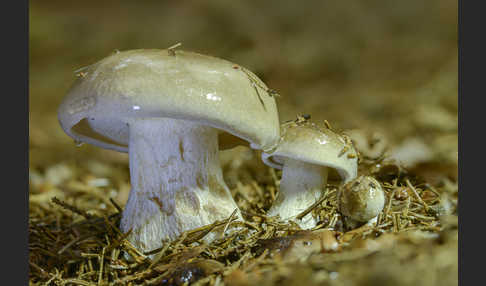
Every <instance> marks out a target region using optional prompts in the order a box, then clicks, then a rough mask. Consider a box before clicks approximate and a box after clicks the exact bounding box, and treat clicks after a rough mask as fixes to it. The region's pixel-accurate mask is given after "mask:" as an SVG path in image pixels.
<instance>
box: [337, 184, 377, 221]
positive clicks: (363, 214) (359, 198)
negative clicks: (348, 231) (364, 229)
mask: <svg viewBox="0 0 486 286" xmlns="http://www.w3.org/2000/svg"><path fill="white" fill-rule="evenodd" d="M338 202H339V211H340V212H341V213H342V214H344V215H345V216H347V217H350V218H352V219H354V220H356V221H360V222H366V221H369V220H370V219H372V218H374V217H376V216H377V215H378V214H379V213H380V212H381V211H382V210H383V207H384V206H385V193H384V192H383V189H382V188H381V185H380V183H379V182H378V181H377V180H375V179H374V178H373V177H370V176H359V177H358V178H356V179H354V180H352V181H350V182H348V183H347V184H345V185H343V186H342V187H341V188H340V190H339V192H338Z"/></svg>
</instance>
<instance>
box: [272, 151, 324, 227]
mask: <svg viewBox="0 0 486 286" xmlns="http://www.w3.org/2000/svg"><path fill="white" fill-rule="evenodd" d="M327 172H328V170H327V167H322V166H318V165H314V164H309V163H305V162H302V161H298V160H294V159H290V158H286V159H285V160H284V162H283V170H282V179H281V180H280V190H279V192H278V194H277V198H276V199H275V202H274V203H273V205H272V207H271V208H270V210H269V215H277V214H278V215H280V218H282V219H284V220H294V221H295V222H296V223H297V224H299V226H300V227H301V228H303V229H309V228H312V227H314V226H315V225H316V223H317V221H316V220H315V219H314V218H313V217H312V214H311V213H309V214H307V215H305V216H304V217H303V218H302V219H301V220H299V219H296V218H295V217H296V216H297V215H299V214H300V213H301V212H303V211H304V210H306V209H307V208H308V207H310V206H311V205H312V204H314V203H315V202H316V201H317V200H318V199H319V198H320V196H321V194H322V187H323V186H324V185H325V184H326V183H327Z"/></svg>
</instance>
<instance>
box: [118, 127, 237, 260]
mask: <svg viewBox="0 0 486 286" xmlns="http://www.w3.org/2000/svg"><path fill="white" fill-rule="evenodd" d="M129 125H130V142H129V160H130V177H131V178H130V179H131V185H132V190H131V192H130V196H129V198H128V202H127V204H126V206H125V210H124V212H123V217H122V221H121V229H122V231H124V232H127V231H128V230H130V229H132V233H131V234H130V236H129V240H130V242H132V243H133V244H134V245H135V246H136V247H137V248H138V249H139V250H142V251H150V250H153V249H156V248H158V247H161V245H162V240H173V239H175V238H177V236H179V235H180V234H181V233H182V232H184V231H187V230H191V229H194V228H198V227H201V226H204V225H208V224H211V223H213V222H214V221H216V220H223V219H226V218H228V217H229V216H230V215H231V214H232V213H233V211H234V210H235V209H238V207H237V205H236V203H235V201H234V200H233V198H232V197H231V193H230V192H229V190H228V187H227V186H226V184H225V183H224V180H223V176H222V172H221V167H220V165H219V158H218V135H217V131H216V130H215V129H213V128H211V127H206V126H201V125H198V124H195V123H192V122H189V121H184V120H174V119H165V118H162V119H143V120H142V119H138V120H133V122H130V124H129ZM237 216H238V217H240V218H241V214H240V212H239V210H238V212H237Z"/></svg>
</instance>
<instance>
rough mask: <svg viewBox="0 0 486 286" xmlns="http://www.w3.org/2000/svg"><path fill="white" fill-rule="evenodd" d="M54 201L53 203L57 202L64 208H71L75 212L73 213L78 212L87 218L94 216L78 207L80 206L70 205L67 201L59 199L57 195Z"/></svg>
mask: <svg viewBox="0 0 486 286" xmlns="http://www.w3.org/2000/svg"><path fill="white" fill-rule="evenodd" d="M52 202H53V203H55V204H56V205H59V206H61V207H62V208H64V209H67V210H70V211H71V212H73V213H76V214H78V215H81V216H83V217H85V218H86V219H91V218H93V216H92V215H90V214H88V213H87V212H85V211H82V210H80V209H78V208H77V207H75V206H72V205H69V204H67V203H65V202H63V201H61V200H59V199H58V198H56V197H54V198H52Z"/></svg>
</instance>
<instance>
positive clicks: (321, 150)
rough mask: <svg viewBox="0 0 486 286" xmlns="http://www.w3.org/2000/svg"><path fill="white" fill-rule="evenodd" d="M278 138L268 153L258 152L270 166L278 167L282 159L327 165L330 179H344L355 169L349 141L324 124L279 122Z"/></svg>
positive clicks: (356, 163)
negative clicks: (275, 145)
mask: <svg viewBox="0 0 486 286" xmlns="http://www.w3.org/2000/svg"><path fill="white" fill-rule="evenodd" d="M280 133H281V138H280V142H279V143H278V145H277V147H276V148H275V149H274V151H273V152H271V153H262V159H263V161H264V162H265V163H266V164H267V165H269V166H270V167H273V168H277V169H282V167H283V164H284V159H285V158H290V159H294V160H299V161H303V162H306V163H310V164H315V165H320V166H324V167H329V168H330V171H331V172H330V175H329V177H330V179H333V177H336V175H335V174H333V172H336V173H337V175H339V178H340V179H341V180H342V181H344V182H348V181H350V180H352V179H354V178H355V177H356V175H357V172H358V154H357V152H356V150H355V149H354V147H353V145H352V143H351V142H350V140H346V139H345V137H343V136H341V135H339V134H337V133H335V132H333V131H332V130H331V129H329V128H326V127H319V126H317V125H316V124H315V123H311V122H309V121H304V122H295V121H293V122H290V123H284V124H282V125H281V131H280Z"/></svg>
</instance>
